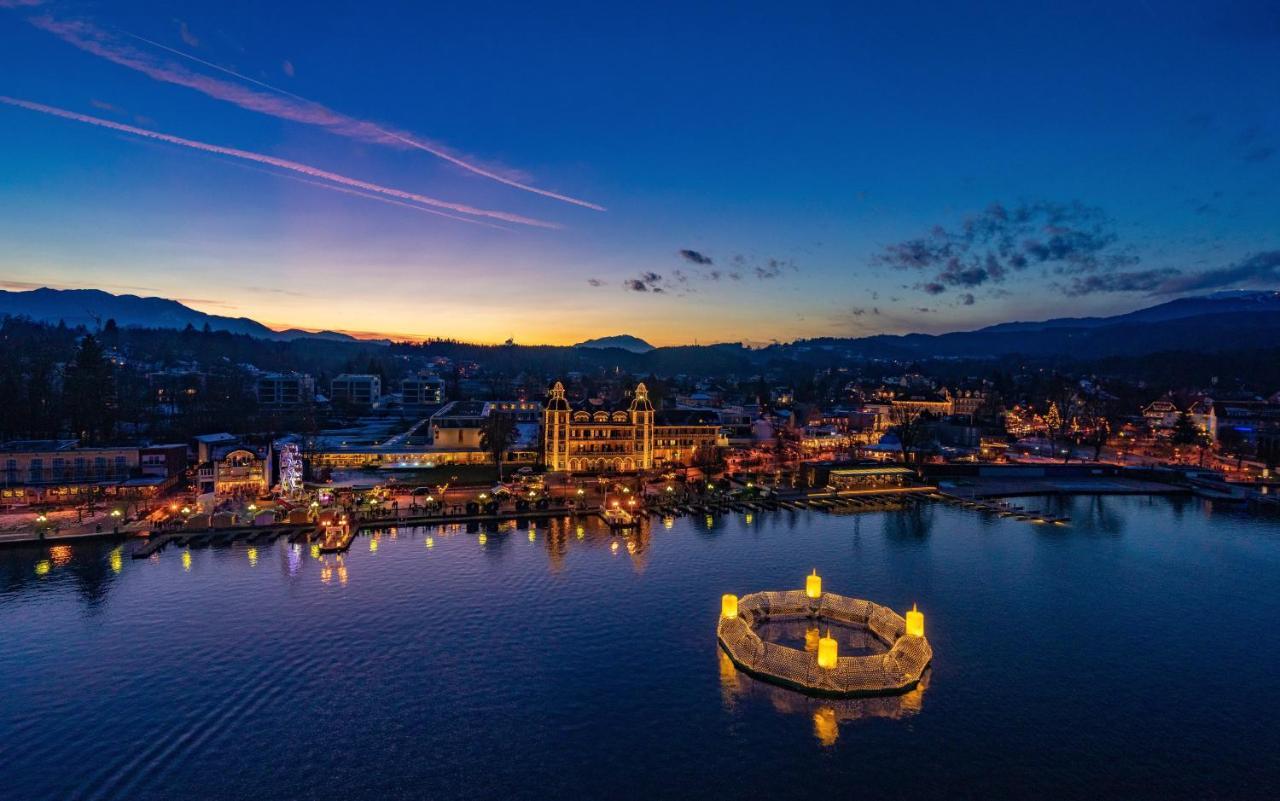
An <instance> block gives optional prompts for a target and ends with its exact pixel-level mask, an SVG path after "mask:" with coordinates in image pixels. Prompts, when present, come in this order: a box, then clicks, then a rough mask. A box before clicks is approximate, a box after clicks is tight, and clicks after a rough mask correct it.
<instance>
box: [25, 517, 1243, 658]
mask: <svg viewBox="0 0 1280 801" xmlns="http://www.w3.org/2000/svg"><path fill="white" fill-rule="evenodd" d="M1009 501H1010V502H1011V503H1014V504H1017V505H1022V506H1025V507H1026V508H1028V509H1039V510H1041V511H1043V512H1045V513H1048V514H1053V515H1057V516H1064V517H1069V518H1071V524H1070V525H1066V526H1054V525H1030V524H1028V523H1025V522H1019V521H1012V520H1009V519H1006V518H1000V517H998V516H995V515H984V514H975V513H973V512H968V511H962V510H957V509H952V508H950V507H945V506H939V505H934V504H928V503H919V504H912V505H910V506H908V507H907V508H905V509H902V510H898V511H891V512H869V513H864V514H858V515H852V516H849V517H842V518H840V521H839V527H840V531H841V533H842V537H841V541H842V542H844V543H847V544H848V547H850V548H851V549H852V550H853V551H854V552H855V553H856V554H858V555H859V558H862V556H863V555H864V554H873V553H875V551H876V549H877V548H879V547H881V545H887V546H889V548H890V549H891V550H899V551H901V552H903V553H905V552H907V551H909V550H914V549H915V548H918V547H920V546H922V545H924V544H925V543H927V542H928V540H929V539H930V538H931V536H932V532H933V529H934V526H935V525H936V524H937V523H938V521H940V520H943V519H946V520H947V521H948V526H951V525H955V524H956V522H957V520H956V518H963V520H964V521H965V523H964V524H965V525H969V526H971V527H978V528H982V529H995V528H1003V527H1006V526H1012V527H1015V528H1017V529H1018V530H1019V531H1022V530H1026V531H1029V532H1034V533H1035V535H1038V538H1042V539H1049V540H1053V539H1065V538H1070V537H1072V536H1077V537H1078V536H1081V535H1084V536H1106V537H1118V536H1123V535H1124V534H1125V533H1126V526H1127V525H1130V524H1134V525H1136V524H1137V523H1138V521H1140V520H1148V519H1153V518H1158V517H1159V516H1161V515H1163V516H1164V519H1165V520H1174V521H1181V522H1183V523H1185V524H1188V525H1189V524H1191V523H1192V522H1194V521H1195V520H1197V519H1203V518H1205V517H1208V516H1212V517H1214V518H1218V517H1224V516H1225V517H1243V518H1247V517H1248V515H1246V514H1244V513H1242V512H1239V511H1235V510H1230V509H1223V508H1221V507H1219V508H1216V509H1215V508H1214V507H1213V505H1212V504H1209V503H1207V502H1204V501H1202V500H1200V499H1197V498H1194V497H1191V496H1185V497H1178V496H1174V497H1159V496H1150V497H1147V496H1041V497H1030V498H1010V499H1009ZM748 518H750V519H748ZM825 519H828V518H827V517H826V516H824V515H821V514H817V513H812V512H794V511H775V512H756V513H752V514H751V515H746V514H737V513H727V514H716V515H711V516H707V517H704V516H702V515H696V516H693V517H684V518H671V517H668V518H652V519H650V518H642V519H641V524H640V525H638V526H637V527H635V528H634V529H630V530H627V531H623V532H617V531H613V530H611V529H610V528H609V527H608V526H607V525H606V524H604V523H603V521H601V520H599V519H597V518H595V517H581V518H575V517H571V516H568V515H565V516H562V517H553V518H548V519H545V520H539V521H515V520H505V521H500V522H498V521H495V522H489V523H477V522H471V523H465V524H448V525H440V526H427V527H414V528H403V529H398V528H396V527H388V528H385V529H382V530H376V531H371V532H368V533H367V534H366V535H365V536H364V539H365V542H366V547H353V549H352V551H351V553H350V554H348V557H349V559H348V561H347V562H346V563H344V564H343V565H342V571H341V573H342V575H343V576H345V575H346V569H347V565H349V564H350V562H351V561H354V560H356V559H358V558H370V557H375V558H378V559H380V560H382V561H385V560H387V559H388V558H392V559H398V558H400V557H399V552H394V553H391V552H388V548H389V546H390V544H391V543H392V542H395V541H396V540H397V539H401V540H402V539H406V538H407V539H417V538H421V539H422V542H423V549H422V550H419V551H417V553H422V552H423V550H426V551H432V553H433V555H435V556H436V558H437V559H439V558H441V557H445V558H448V557H450V555H451V554H456V551H454V550H453V549H452V548H443V547H442V546H443V545H444V544H445V543H446V542H447V541H448V540H449V539H450V538H453V537H462V538H465V540H466V541H467V543H466V547H477V546H478V547H479V548H480V549H481V551H482V552H483V553H484V555H485V556H486V557H488V558H490V559H492V560H494V561H495V562H497V561H501V560H505V559H510V558H517V554H520V553H529V552H528V551H525V550H524V549H525V547H526V546H527V547H528V548H531V549H536V551H535V552H537V551H542V552H545V554H546V565H547V568H548V569H549V570H550V571H551V572H554V573H558V572H560V571H561V570H562V569H563V568H564V566H565V564H566V560H568V559H569V558H570V556H571V554H570V552H571V551H573V550H575V549H576V550H578V551H579V552H590V551H595V552H598V553H605V554H607V555H610V556H612V557H614V558H616V559H619V560H621V559H623V558H625V559H626V560H627V561H628V562H629V563H630V566H631V568H632V569H633V570H634V571H635V572H637V573H641V572H643V571H645V570H647V569H648V565H649V561H650V553H651V551H652V549H653V548H654V547H655V545H656V543H655V538H659V539H660V538H664V537H681V536H686V535H688V534H689V533H691V532H692V533H694V534H695V536H698V537H704V538H707V539H708V540H719V539H721V538H722V535H723V538H724V539H725V542H724V543H723V544H720V543H717V544H716V545H715V546H714V547H717V548H718V547H732V545H733V543H732V540H733V538H734V537H735V536H738V535H741V534H743V533H744V532H745V533H746V534H747V536H750V537H751V538H752V539H753V540H754V539H756V538H762V539H767V538H769V537H785V538H789V537H790V533H789V532H790V531H791V530H793V529H794V531H795V533H796V534H798V535H802V536H803V535H804V534H805V532H807V531H808V530H809V529H810V528H812V527H814V526H819V525H822V524H821V523H819V521H821V520H825ZM864 529H865V530H864ZM669 532H671V533H669ZM136 545H137V544H136V543H132V542H129V543H124V544H123V545H120V544H116V543H104V542H85V543H79V542H77V543H75V544H74V545H73V544H71V543H55V544H49V545H43V546H39V545H30V546H20V547H15V548H9V549H5V550H4V551H0V589H2V590H6V591H9V592H13V591H16V590H19V589H20V588H21V587H22V586H24V585H27V584H30V585H35V586H39V585H50V584H51V583H52V582H54V581H55V580H56V581H62V580H64V578H65V579H69V580H73V581H74V582H75V584H76V586H77V588H78V590H79V592H80V594H81V596H82V597H83V598H84V599H85V600H86V601H87V602H88V603H89V604H96V603H98V602H100V601H102V600H103V599H104V598H105V597H106V595H107V593H108V592H109V590H110V588H111V586H112V584H113V582H114V581H118V580H128V577H129V576H130V575H131V572H132V570H133V569H134V568H137V567H141V566H144V565H158V564H163V563H167V564H170V565H173V564H174V563H175V562H176V563H177V565H180V566H181V571H182V572H184V573H191V572H193V571H194V568H195V557H196V553H195V552H194V551H193V550H191V549H189V548H185V547H183V548H179V547H177V546H170V548H169V549H168V550H165V551H163V552H160V553H157V554H155V555H153V556H152V557H151V558H150V559H149V560H148V561H147V562H142V561H133V560H131V558H130V554H131V552H132V550H133V548H135V547H136ZM239 549H243V550H244V552H245V557H244V558H245V562H247V565H248V566H249V567H256V566H258V564H259V563H260V562H261V560H262V559H263V558H264V557H268V556H269V555H270V554H271V553H273V552H274V553H276V554H278V556H277V558H278V559H279V562H278V563H279V565H280V567H281V573H282V574H283V575H286V576H287V577H289V578H290V579H291V580H308V579H309V580H312V581H314V578H312V577H310V576H302V575H301V574H302V573H304V572H305V567H306V565H308V564H309V563H311V562H312V561H316V562H319V561H320V560H321V557H322V554H321V552H320V547H319V544H318V543H309V544H307V543H288V542H286V541H285V540H283V539H281V540H279V541H277V542H275V543H273V544H268V545H262V544H256V545H244V544H234V545H231V546H227V545H215V546H212V547H211V548H210V549H209V550H210V552H211V558H214V559H219V558H221V557H220V556H218V554H229V553H230V552H231V551H233V550H239ZM357 550H358V551H359V554H357V553H356V551H357ZM235 555H236V557H239V554H235ZM526 558H527V557H526ZM203 564H204V563H202V566H203ZM312 575H314V574H312ZM327 575H328V579H329V581H330V582H332V583H335V584H338V583H340V576H339V564H338V562H336V561H333V562H331V563H330V565H329V568H328V573H327ZM805 634H806V632H804V631H801V632H800V633H799V638H798V641H799V643H803V642H804V640H805V636H804V635H805ZM849 645H850V647H856V646H854V645H853V644H851V643H850V644H849ZM796 647H799V645H797V646H796ZM842 651H845V649H844V648H842Z"/></svg>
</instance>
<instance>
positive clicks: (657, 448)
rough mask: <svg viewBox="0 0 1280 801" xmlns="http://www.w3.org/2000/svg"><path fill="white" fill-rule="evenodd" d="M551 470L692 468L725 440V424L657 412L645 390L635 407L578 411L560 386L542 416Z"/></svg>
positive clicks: (693, 414) (709, 417)
mask: <svg viewBox="0 0 1280 801" xmlns="http://www.w3.org/2000/svg"><path fill="white" fill-rule="evenodd" d="M542 437H543V454H544V459H545V461H546V465H547V469H548V470H550V471H553V472H567V473H605V472H613V473H631V472H635V471H637V470H650V469H653V468H655V467H663V466H665V465H669V464H685V465H687V464H689V463H690V462H691V461H692V460H693V455H694V453H695V452H697V450H698V449H699V448H703V447H706V446H714V445H716V444H718V442H719V439H720V418H719V416H718V415H717V414H716V413H715V412H713V411H710V410H706V409H664V410H661V411H657V410H655V409H654V408H653V402H652V401H650V400H649V390H648V389H647V388H646V387H645V385H644V384H639V385H637V386H636V391H635V395H634V397H633V398H632V399H631V403H630V405H629V406H628V407H627V408H625V409H622V408H618V409H603V408H601V409H593V408H574V407H573V406H571V405H570V404H569V401H568V400H567V399H566V398H565V396H564V385H563V384H562V383H560V382H559V381H557V382H556V383H555V386H553V387H552V389H551V395H550V398H549V399H548V401H547V406H546V409H544V410H543V413H542Z"/></svg>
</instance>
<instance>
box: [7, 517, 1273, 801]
mask: <svg viewBox="0 0 1280 801" xmlns="http://www.w3.org/2000/svg"><path fill="white" fill-rule="evenodd" d="M1028 503H1030V504H1032V505H1033V506H1037V507H1041V508H1044V507H1046V506H1049V505H1053V506H1055V508H1062V509H1064V510H1065V511H1066V512H1067V513H1068V514H1070V515H1071V516H1072V517H1073V518H1074V523H1073V525H1072V526H1070V527H1068V528H1060V527H1051V526H1034V525H1030V524H1027V523H1019V522H1015V521H1007V520H1001V519H995V518H988V517H982V516H979V515H978V514H976V513H973V512H967V511H962V510H955V509H950V508H947V507H927V508H925V509H923V510H920V511H916V512H907V513H885V514H864V515H858V516H850V517H832V516H827V515H817V514H803V513H802V514H790V513H766V514H763V515H757V516H755V518H754V519H753V520H752V521H750V522H748V521H747V520H746V519H745V518H743V517H742V516H740V515H734V516H730V517H728V518H725V519H718V520H716V521H714V523H713V524H712V525H711V526H710V527H708V525H707V521H706V520H704V519H700V518H699V519H694V520H689V519H684V520H678V521H676V522H675V523H674V526H673V527H672V528H670V529H666V528H664V527H663V526H662V525H661V524H660V523H659V524H656V525H655V526H654V527H653V529H652V530H651V531H650V532H649V533H648V534H647V535H646V536H642V537H640V538H638V539H635V540H631V541H627V540H619V539H617V538H610V537H609V536H608V535H607V534H605V533H603V532H598V531H593V530H586V531H583V532H582V534H581V537H579V535H578V532H577V531H576V530H575V529H574V528H573V527H572V526H569V527H567V528H562V527H559V526H556V527H553V528H550V529H548V528H547V527H546V526H543V527H540V528H538V529H537V530H535V531H534V532H533V534H532V539H531V538H530V532H529V530H527V529H517V530H510V531H507V532H505V533H496V532H491V533H488V534H487V535H486V536H485V538H484V542H483V543H482V542H480V537H479V536H478V534H477V533H467V532H465V531H455V532H449V531H442V530H428V529H412V530H410V529H402V530H400V531H399V532H397V533H396V535H395V536H394V537H393V536H391V534H389V533H384V534H382V535H380V536H379V537H378V538H377V540H376V542H374V541H373V540H371V539H370V538H368V537H365V538H361V539H358V540H357V541H356V543H355V545H354V546H353V548H352V551H351V553H350V554H349V555H347V556H346V558H345V559H343V560H342V562H341V563H340V564H339V562H338V561H337V560H336V559H334V558H326V559H325V560H318V559H315V558H313V557H312V556H311V555H310V554H309V553H308V552H307V551H306V549H305V548H304V549H303V550H301V551H297V550H295V549H294V548H293V546H290V545H288V544H287V543H280V544H277V545H274V546H270V547H263V548H258V549H257V550H256V551H252V552H251V551H250V550H249V548H248V547H247V546H244V545H236V546H234V547H231V548H225V549H212V550H210V549H203V550H194V551H190V552H189V559H188V558H186V557H184V555H183V554H184V552H183V551H182V550H181V549H176V548H170V549H169V550H167V551H165V552H164V553H163V555H161V556H159V557H156V558H154V559H151V560H145V561H133V560H131V559H129V558H128V556H127V554H126V555H125V557H124V558H123V559H121V558H119V557H118V555H116V556H113V552H112V550H111V548H109V547H105V546H80V547H77V548H76V549H75V550H74V551H68V550H67V549H65V548H64V549H62V550H57V549H55V550H53V551H52V552H51V550H50V549H48V548H41V549H31V550H6V551H0V680H2V681H3V684H2V685H0V687H2V689H3V692H2V693H0V797H3V798H5V799H36V798H50V799H53V798H57V799H63V798H86V799H88V798H128V799H172V798H185V799H241V798H280V799H283V798H307V799H365V798H370V799H399V798H414V799H418V798H432V799H444V798H504V799H506V798H635V799H653V798H672V797H696V798H726V799H730V798H732V799H748V798H767V797H787V798H814V797H824V798H850V797H875V798H897V797H902V798H908V797H915V798H918V797H926V796H931V797H952V798H955V797H984V798H990V797H1010V796H1017V797H1032V796H1036V797H1041V798H1089V799H1098V798H1102V797H1111V796H1115V797H1126V798H1174V797H1179V798H1209V797H1224V798H1245V797H1256V798H1263V797H1271V798H1274V797H1276V794H1277V793H1280V760H1277V756H1276V755H1277V748H1278V747H1280V731H1278V730H1277V724H1276V715H1277V712H1280V632H1278V631H1277V626H1276V623H1277V618H1278V617H1280V592H1277V589H1278V588H1280V521H1277V519H1276V518H1274V517H1272V518H1248V517H1245V516H1243V515H1237V514H1234V513H1230V512H1223V511H1221V510H1216V511H1215V510H1212V509H1211V508H1210V507H1209V506H1208V505H1207V504H1205V503H1202V502H1200V501H1193V500H1173V501H1170V500H1165V499H1148V498H1134V497H1131V498H1090V497H1081V498H1076V499H1071V500H1067V501H1063V502H1053V501H1045V500H1042V499H1032V500H1030V501H1028ZM614 542H618V543H619V547H618V548H617V549H613V548H611V544H612V543H614ZM813 567H817V568H818V571H819V572H820V573H821V574H822V575H823V578H824V585H825V587H826V589H828V590H831V591H835V592H842V593H845V594H850V595H856V596H860V597H866V598H869V599H872V600H875V601H877V602H880V603H884V604H888V605H891V606H893V607H895V608H897V609H899V610H901V609H903V608H904V607H906V606H909V605H910V604H911V603H912V602H918V603H919V604H920V608H921V610H923V611H924V612H925V614H926V627H927V632H928V635H929V638H930V641H931V642H932V644H933V649H934V653H935V659H934V666H933V668H932V670H931V672H930V673H929V675H928V685H927V687H926V688H925V689H923V690H918V691H916V692H914V693H911V694H909V695H907V696H904V697H902V698H898V699H892V700H870V701H860V702H842V703H841V702H834V703H833V702H830V701H818V700H811V699H807V698H805V697H803V696H798V695H795V694H793V693H789V692H785V691H781V690H775V689H772V688H770V687H768V686H766V685H761V684H759V683H757V682H754V681H751V680H748V679H747V678H745V677H743V676H741V675H739V674H737V673H735V672H734V670H733V668H732V666H730V665H728V664H726V662H725V661H724V660H722V659H721V655H720V653H719V651H718V649H717V647H716V643H715V636H714V629H715V621H716V614H717V611H718V608H719V597H720V594H721V593H722V592H726V591H732V592H738V593H745V592H750V591H753V590H759V589H783V588H792V587H795V588H799V587H800V586H801V585H802V582H803V577H804V575H805V574H806V573H808V572H809V570H810V569H811V568H813ZM775 635H776V637H777V638H779V639H788V638H790V639H792V640H797V641H799V642H803V637H804V632H803V631H798V632H787V631H779V632H776V633H775ZM819 788H823V790H825V792H823V791H820V790H819Z"/></svg>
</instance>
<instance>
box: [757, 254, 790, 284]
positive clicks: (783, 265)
mask: <svg viewBox="0 0 1280 801" xmlns="http://www.w3.org/2000/svg"><path fill="white" fill-rule="evenodd" d="M787 268H790V269H792V270H794V269H796V265H795V263H793V262H790V261H781V260H779V259H768V260H766V261H765V262H764V264H758V265H756V268H755V273H756V278H759V279H760V280H761V281H768V280H770V279H773V278H777V277H778V276H780V275H782V271H783V270H784V269H787Z"/></svg>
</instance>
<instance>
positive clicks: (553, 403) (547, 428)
mask: <svg viewBox="0 0 1280 801" xmlns="http://www.w3.org/2000/svg"><path fill="white" fill-rule="evenodd" d="M542 449H543V454H544V455H543V459H544V461H545V462H546V464H547V469H548V470H550V471H553V472H556V471H563V470H568V469H569V401H567V400H565V398H564V384H561V383H560V382H559V381H557V382H556V383H555V385H554V386H552V387H551V397H550V398H548V400H547V408H546V409H544V410H543V412H542Z"/></svg>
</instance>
